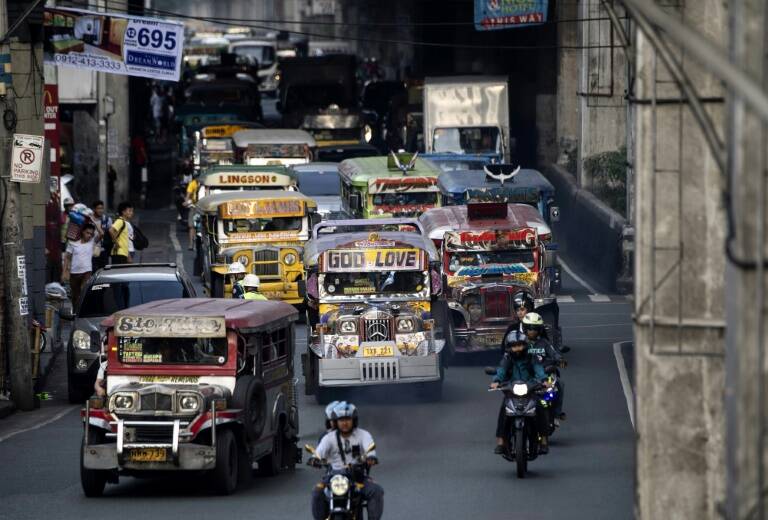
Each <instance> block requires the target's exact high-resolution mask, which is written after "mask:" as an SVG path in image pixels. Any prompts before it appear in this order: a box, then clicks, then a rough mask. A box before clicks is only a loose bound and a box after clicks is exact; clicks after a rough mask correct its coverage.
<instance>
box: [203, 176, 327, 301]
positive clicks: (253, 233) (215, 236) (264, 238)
mask: <svg viewBox="0 0 768 520" xmlns="http://www.w3.org/2000/svg"><path fill="white" fill-rule="evenodd" d="M197 211H198V212H199V214H200V216H201V222H200V229H201V233H202V248H201V254H202V266H203V269H202V275H203V284H204V286H205V287H206V289H207V291H208V294H209V295H211V296H213V297H222V296H225V295H226V296H228V295H230V294H231V292H232V286H231V280H230V279H229V277H228V276H227V271H228V267H229V265H230V264H231V263H232V262H241V263H242V264H243V265H244V266H245V267H246V272H248V273H252V274H256V275H258V276H259V278H260V279H261V289H260V290H261V293H262V294H264V295H265V296H266V297H267V298H270V299H276V300H283V301H285V302H288V303H292V304H295V305H298V304H301V303H303V302H304V266H303V263H302V255H303V253H304V245H305V243H306V241H307V240H308V239H309V235H310V231H311V229H312V226H313V224H315V223H317V222H319V220H320V216H319V214H318V213H317V204H316V203H315V201H314V200H312V199H310V198H309V197H306V196H305V195H302V194H301V193H299V192H295V191H273V190H263V191H239V192H224V193H217V194H215V195H209V196H208V197H205V198H203V199H201V200H200V201H198V203H197Z"/></svg>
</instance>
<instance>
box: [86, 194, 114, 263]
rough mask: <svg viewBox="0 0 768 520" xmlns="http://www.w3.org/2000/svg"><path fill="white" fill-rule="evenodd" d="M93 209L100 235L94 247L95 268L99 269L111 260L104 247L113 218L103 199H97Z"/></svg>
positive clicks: (92, 206) (92, 205)
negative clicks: (105, 207) (107, 211)
mask: <svg viewBox="0 0 768 520" xmlns="http://www.w3.org/2000/svg"><path fill="white" fill-rule="evenodd" d="M91 209H92V210H93V220H94V223H95V224H96V229H97V230H98V232H99V235H100V236H99V238H98V239H97V240H96V247H94V248H93V270H94V271H98V270H99V269H101V268H102V267H104V266H105V265H107V263H108V262H109V251H107V250H105V249H104V234H105V233H107V232H109V228H111V227H112V218H111V217H110V216H109V215H107V213H106V211H105V209H104V201H103V200H97V201H95V202H94V203H93V204H91Z"/></svg>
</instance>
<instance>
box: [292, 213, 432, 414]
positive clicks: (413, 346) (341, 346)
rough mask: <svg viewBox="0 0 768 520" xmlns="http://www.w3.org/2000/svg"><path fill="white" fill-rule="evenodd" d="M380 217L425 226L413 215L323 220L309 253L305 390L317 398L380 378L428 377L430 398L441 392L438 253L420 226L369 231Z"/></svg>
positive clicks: (306, 256) (422, 380) (394, 381)
mask: <svg viewBox="0 0 768 520" xmlns="http://www.w3.org/2000/svg"><path fill="white" fill-rule="evenodd" d="M382 222H383V223H385V224H393V225H394V226H395V227H399V226H400V225H402V226H404V227H408V226H410V227H416V228H417V230H420V229H421V228H420V226H419V225H418V222H415V221H413V220H408V219H387V220H346V221H324V222H322V223H321V224H319V225H317V226H315V229H314V230H313V235H312V240H311V241H310V242H309V243H308V244H307V247H306V249H305V251H304V263H305V266H306V270H307V274H306V277H307V326H308V332H307V334H308V340H309V350H308V351H307V352H306V353H305V354H304V355H303V358H302V360H303V366H304V376H305V379H306V391H307V394H312V393H314V394H315V396H316V399H317V401H318V402H321V403H322V402H326V401H328V400H329V399H331V398H332V394H333V391H334V389H338V388H339V387H350V386H364V385H379V384H400V383H423V385H422V389H423V390H424V391H425V393H426V394H427V396H428V397H430V398H437V397H439V395H440V392H441V388H442V360H441V356H440V352H441V350H442V348H443V346H444V341H440V340H438V339H437V337H436V320H435V317H434V316H433V310H434V309H433V305H434V302H435V301H436V299H437V298H438V296H439V294H440V291H441V286H440V275H439V255H438V253H437V250H436V249H435V247H434V245H433V244H432V243H431V241H430V240H429V239H427V238H426V237H425V236H424V235H423V234H422V233H420V232H415V233H414V232H402V231H369V229H371V228H372V227H375V226H376V225H377V223H382ZM324 228H325V229H329V230H331V231H332V232H331V233H328V234H326V233H323V229H324ZM353 229H359V230H361V231H351V230H353ZM362 230H365V231H362Z"/></svg>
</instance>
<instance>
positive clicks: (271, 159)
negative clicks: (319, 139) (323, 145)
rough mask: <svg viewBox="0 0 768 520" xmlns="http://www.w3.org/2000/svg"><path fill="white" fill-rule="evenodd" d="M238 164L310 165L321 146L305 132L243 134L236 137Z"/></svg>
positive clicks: (249, 131) (274, 130) (234, 139)
mask: <svg viewBox="0 0 768 520" xmlns="http://www.w3.org/2000/svg"><path fill="white" fill-rule="evenodd" d="M232 140H233V141H234V143H235V157H236V160H237V162H239V163H243V164H249V165H253V166H271V165H275V164H282V165H285V166H290V165H292V164H306V163H308V162H310V161H311V160H312V158H313V157H314V151H315V148H316V146H317V143H315V139H314V138H313V137H312V135H311V134H309V133H308V132H305V131H304V130H291V129H284V128H281V129H269V130H265V129H261V130H241V131H239V132H235V134H234V135H233V136H232Z"/></svg>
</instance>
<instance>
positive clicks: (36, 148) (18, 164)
mask: <svg viewBox="0 0 768 520" xmlns="http://www.w3.org/2000/svg"><path fill="white" fill-rule="evenodd" d="M43 145H44V141H43V136H41V135H26V134H13V154H12V159H11V181H14V182H29V183H38V182H40V177H41V174H42V170H43V148H44V146H43Z"/></svg>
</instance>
